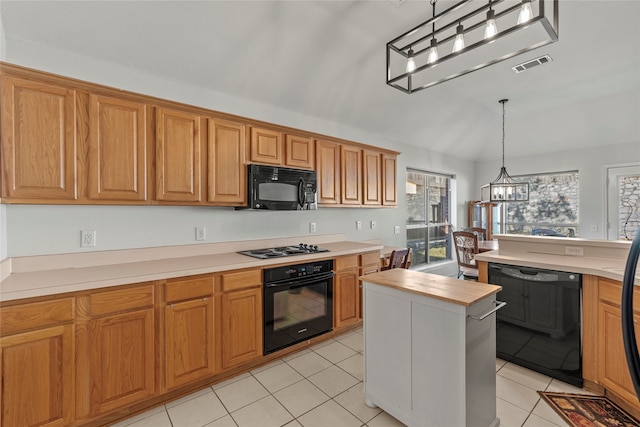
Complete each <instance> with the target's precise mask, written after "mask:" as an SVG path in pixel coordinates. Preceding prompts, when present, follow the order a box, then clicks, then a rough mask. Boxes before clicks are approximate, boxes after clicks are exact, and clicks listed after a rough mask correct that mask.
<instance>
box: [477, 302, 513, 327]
mask: <svg viewBox="0 0 640 427" xmlns="http://www.w3.org/2000/svg"><path fill="white" fill-rule="evenodd" d="M493 303H494V304H495V305H496V306H495V307H493V308H492V309H491V310H489V311H487V312H486V313H484V314H481V315H480V316H476V315H473V314H469V315H468V316H467V317H469V318H470V319H473V320H477V321H478V322H479V321H481V320H484V319H486V318H487V317H489V316H491V315H492V314H493V313H495V312H496V311H498V310H500V309H501V308H502V307H504V306H505V305H507V303H506V302H504V301H498V300H496V301H494V302H493Z"/></svg>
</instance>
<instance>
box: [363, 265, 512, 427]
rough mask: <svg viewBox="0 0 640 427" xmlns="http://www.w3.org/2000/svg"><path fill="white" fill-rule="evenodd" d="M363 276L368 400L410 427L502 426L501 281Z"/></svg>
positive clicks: (400, 273) (405, 273)
mask: <svg viewBox="0 0 640 427" xmlns="http://www.w3.org/2000/svg"><path fill="white" fill-rule="evenodd" d="M361 279H362V280H363V282H364V299H363V303H364V345H365V348H364V360H365V373H364V399H365V403H366V404H367V405H368V406H379V407H380V408H382V409H384V410H385V411H386V412H387V413H389V414H390V415H392V416H393V417H395V418H396V419H398V420H399V421H401V422H403V423H404V424H406V425H408V426H410V427H418V426H421V427H422V426H429V427H431V426H441V427H475V426H478V427H497V426H499V425H500V420H499V418H497V417H496V374H495V357H496V353H495V352H496V330H495V314H491V315H489V316H487V317H485V318H484V319H483V320H475V319H473V318H470V317H469V315H472V316H476V317H480V316H482V315H483V314H486V313H487V312H491V311H492V310H493V309H494V308H495V294H496V293H497V292H498V291H499V290H500V289H501V288H500V287H499V286H493V285H486V284H481V283H474V282H465V281H462V280H458V279H454V278H449V277H443V276H436V275H432V274H427V273H420V272H416V271H411V270H403V269H394V270H387V271H383V272H380V273H375V274H372V275H367V276H363V277H361Z"/></svg>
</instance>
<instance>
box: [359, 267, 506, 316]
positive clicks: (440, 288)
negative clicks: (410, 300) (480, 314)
mask: <svg viewBox="0 0 640 427" xmlns="http://www.w3.org/2000/svg"><path fill="white" fill-rule="evenodd" d="M360 279H361V280H363V281H364V282H369V283H374V284H376V285H381V286H387V287H390V288H394V289H398V290H401V291H406V292H411V293H414V294H418V295H424V296H427V297H430V298H435V299H439V300H441V301H446V302H450V303H453V304H459V305H464V306H466V307H469V306H471V305H473V304H475V303H476V302H478V301H480V300H482V299H484V298H486V297H488V296H491V295H493V294H495V293H497V292H498V291H500V290H501V289H502V287H501V286H496V285H487V284H485V283H477V282H471V281H468V280H461V279H456V278H454V277H447V276H440V275H437V274H430V273H422V272H419V271H414V270H406V269H404V268H394V269H391V270H385V271H381V272H378V273H372V274H367V275H366V276H361V277H360Z"/></svg>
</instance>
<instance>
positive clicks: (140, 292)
mask: <svg viewBox="0 0 640 427" xmlns="http://www.w3.org/2000/svg"><path fill="white" fill-rule="evenodd" d="M90 300H91V315H92V316H101V315H103V314H108V313H116V312H118V311H126V310H133V309H136V308H143V307H150V306H152V305H153V284H151V283H150V284H148V285H142V286H138V287H136V288H129V289H119V290H116V291H107V292H99V293H95V294H92V295H91V297H90Z"/></svg>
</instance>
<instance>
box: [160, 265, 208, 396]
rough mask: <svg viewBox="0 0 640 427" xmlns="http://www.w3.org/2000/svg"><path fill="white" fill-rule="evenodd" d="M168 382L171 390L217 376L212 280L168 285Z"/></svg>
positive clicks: (175, 280)
mask: <svg viewBox="0 0 640 427" xmlns="http://www.w3.org/2000/svg"><path fill="white" fill-rule="evenodd" d="M166 299H167V305H166V306H165V310H164V312H165V324H164V331H165V340H164V342H165V382H166V387H167V389H168V390H171V389H174V388H176V387H180V386H183V385H185V384H188V383H191V382H193V381H195V380H199V379H202V378H206V377H210V376H212V375H214V374H215V372H216V369H215V350H216V345H215V341H214V338H215V334H214V325H215V324H214V316H213V314H214V303H213V277H212V276H209V277H207V276H204V277H194V278H183V279H172V280H169V281H168V283H167V284H166Z"/></svg>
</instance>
